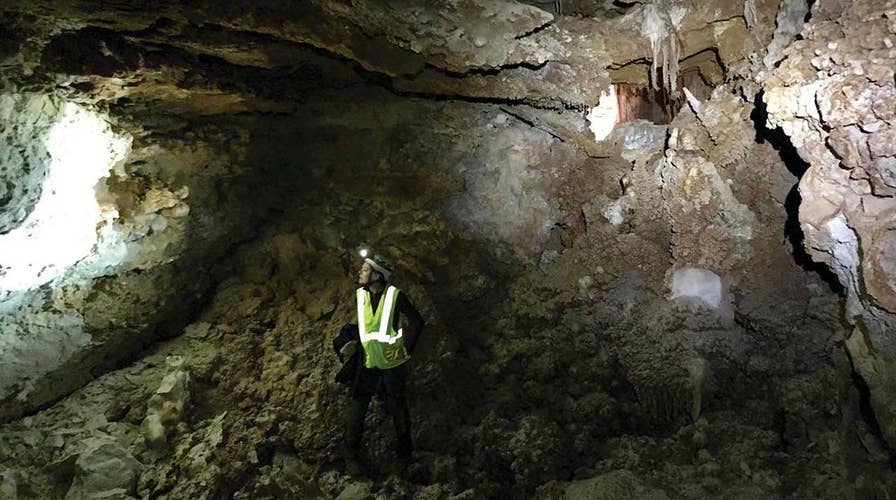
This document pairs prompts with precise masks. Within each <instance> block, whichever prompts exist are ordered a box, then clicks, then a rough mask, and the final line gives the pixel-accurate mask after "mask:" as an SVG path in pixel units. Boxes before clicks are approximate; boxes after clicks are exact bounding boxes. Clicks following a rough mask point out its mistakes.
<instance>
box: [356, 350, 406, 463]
mask: <svg viewBox="0 0 896 500" xmlns="http://www.w3.org/2000/svg"><path fill="white" fill-rule="evenodd" d="M406 375H407V367H406V366H405V365H400V366H396V367H395V368H389V369H387V370H380V369H376V368H361V374H360V376H359V380H358V384H357V386H356V387H355V390H354V391H353V395H352V400H351V402H350V404H349V411H348V427H347V429H346V432H345V444H346V447H347V448H348V450H349V452H351V453H355V454H357V453H358V451H360V448H361V439H362V438H363V435H364V419H365V418H366V417H367V408H368V407H369V406H370V398H372V397H373V396H374V395H377V396H378V397H381V398H382V399H383V403H384V405H385V407H386V412H388V413H389V415H390V416H391V417H392V423H393V424H394V425H395V434H396V435H397V436H398V450H397V451H398V456H399V458H410V457H411V450H412V443H411V415H410V413H409V412H408V401H407V399H406V398H405V389H404V382H405V377H406Z"/></svg>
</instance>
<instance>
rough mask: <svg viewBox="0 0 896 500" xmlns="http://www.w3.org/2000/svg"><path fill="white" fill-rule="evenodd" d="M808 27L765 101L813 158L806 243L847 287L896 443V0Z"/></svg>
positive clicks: (881, 414)
mask: <svg viewBox="0 0 896 500" xmlns="http://www.w3.org/2000/svg"><path fill="white" fill-rule="evenodd" d="M856 30H861V32H862V33H863V36H862V37H855V36H853V35H852V34H853V33H855V32H856ZM804 33H805V35H804V40H801V41H799V42H796V43H794V44H793V45H791V46H790V47H789V48H788V49H787V51H786V52H785V55H786V59H785V60H784V61H783V62H782V63H781V65H780V66H779V67H778V68H777V69H776V70H775V71H774V73H773V74H772V75H771V77H770V78H769V79H768V80H767V81H766V82H765V85H764V87H765V92H766V95H765V98H764V99H765V101H766V102H767V105H768V110H769V121H770V123H772V124H774V125H779V126H780V127H781V128H782V129H783V130H784V131H785V132H786V133H787V134H788V135H789V136H790V137H791V138H792V140H793V144H794V146H796V147H797V150H798V151H799V152H800V155H801V156H803V158H805V159H806V161H808V162H809V163H810V164H811V167H810V168H809V170H808V171H807V172H806V173H805V175H804V176H803V178H802V180H801V181H800V196H801V197H802V200H803V201H802V203H801V205H800V224H801V226H802V228H803V232H804V233H805V238H806V242H805V245H806V249H807V250H808V251H809V253H810V254H811V255H812V256H813V258H814V259H816V260H818V261H821V262H825V263H826V264H828V265H829V266H830V268H831V269H832V270H833V271H834V272H835V273H836V274H837V277H838V279H839V281H840V283H841V284H842V285H843V286H844V288H845V289H846V293H847V305H846V309H847V310H846V318H847V321H849V323H850V324H852V325H853V326H854V330H853V332H852V334H851V336H850V338H849V339H848V340H847V343H846V345H847V348H848V349H849V352H850V356H851V357H852V360H853V364H854V366H855V368H856V371H857V372H858V373H859V374H860V375H861V376H862V377H863V379H864V380H865V383H867V384H868V387H869V389H870V391H871V404H872V407H873V408H874V413H875V416H876V417H877V421H878V422H879V424H880V427H881V432H882V433H883V435H884V436H885V437H886V439H887V441H888V442H889V444H890V445H891V446H893V445H894V444H896V407H894V406H893V403H892V401H893V398H894V395H896V385H894V378H893V376H892V373H893V370H894V367H896V337H894V332H896V267H894V253H893V252H894V251H896V246H894V245H893V242H894V239H893V238H894V237H893V235H894V234H896V201H894V198H893V196H894V195H896V177H894V175H896V150H894V149H893V145H894V137H896V136H894V134H896V125H894V120H896V114H894V110H896V107H894V98H896V81H894V77H893V71H894V70H893V67H894V62H896V48H894V40H896V3H894V2H862V1H860V2H850V3H840V2H823V3H819V4H817V5H815V6H814V7H813V10H812V19H811V21H810V22H809V23H808V24H807V25H806V27H805V29H804Z"/></svg>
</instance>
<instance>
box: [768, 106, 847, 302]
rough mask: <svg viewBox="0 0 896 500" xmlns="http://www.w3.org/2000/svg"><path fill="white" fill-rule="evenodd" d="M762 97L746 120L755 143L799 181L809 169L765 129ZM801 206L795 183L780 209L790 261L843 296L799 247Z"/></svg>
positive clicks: (786, 142) (778, 135) (786, 141)
mask: <svg viewBox="0 0 896 500" xmlns="http://www.w3.org/2000/svg"><path fill="white" fill-rule="evenodd" d="M764 94H765V92H764V91H760V92H759V93H758V94H756V97H755V98H754V100H753V111H752V112H751V113H750V119H751V120H753V126H754V128H755V129H756V143H758V144H762V143H764V142H768V143H769V144H771V146H772V147H773V148H775V151H777V152H778V155H779V156H780V157H781V161H783V162H784V165H785V166H786V167H787V170H789V171H790V173H792V174H793V175H795V176H796V177H797V179H801V178H802V177H803V174H805V173H806V170H808V169H809V167H810V166H811V165H809V163H807V162H806V161H805V160H803V159H802V158H801V157H800V155H799V153H798V152H797V150H796V148H795V147H794V146H793V143H792V142H790V137H788V136H787V134H785V133H784V131H783V130H781V127H777V128H775V129H774V130H773V129H770V128H768V126H767V125H766V123H767V120H768V109H767V108H766V106H765V101H764V99H763V96H764ZM801 202H802V198H801V197H800V192H799V181H797V183H796V184H794V185H793V187H792V188H791V189H790V192H789V193H787V198H786V199H785V201H784V209H785V210H786V211H787V220H786V221H785V222H784V237H786V238H787V240H788V241H790V245H791V247H792V248H793V260H794V262H796V263H797V265H799V266H800V267H802V268H803V269H804V270H806V271H809V272H814V273H817V274H818V275H819V276H820V277H821V279H822V280H824V282H825V283H827V284H828V286H829V287H830V289H831V291H832V292H834V293H836V294H838V295H843V294H844V290H843V285H841V284H840V281H839V280H838V279H837V276H836V275H835V274H834V273H833V272H832V271H831V269H830V268H829V267H828V266H827V265H825V264H823V263H821V262H815V261H813V260H812V257H811V256H809V253H808V252H806V248H805V246H804V243H803V242H804V239H805V236H804V235H803V229H802V228H801V227H800V219H799V213H800V203H801Z"/></svg>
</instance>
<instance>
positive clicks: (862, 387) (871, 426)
mask: <svg viewBox="0 0 896 500" xmlns="http://www.w3.org/2000/svg"><path fill="white" fill-rule="evenodd" d="M852 383H853V385H854V386H855V388H856V390H857V391H858V392H859V414H860V415H861V417H862V421H864V422H865V425H867V426H868V430H870V431H871V433H872V434H874V436H875V437H876V438H877V442H878V444H880V445H881V447H883V449H884V450H886V451H887V454H888V455H889V456H890V467H891V468H893V469H896V453H894V450H893V449H892V448H891V447H890V446H889V445H888V444H887V440H886V439H885V438H884V433H883V431H882V430H881V428H880V422H878V421H877V416H876V415H875V414H874V408H872V406H871V389H869V388H868V384H867V383H866V382H865V379H863V378H862V376H861V375H859V374H858V373H856V371H855V370H853V372H852Z"/></svg>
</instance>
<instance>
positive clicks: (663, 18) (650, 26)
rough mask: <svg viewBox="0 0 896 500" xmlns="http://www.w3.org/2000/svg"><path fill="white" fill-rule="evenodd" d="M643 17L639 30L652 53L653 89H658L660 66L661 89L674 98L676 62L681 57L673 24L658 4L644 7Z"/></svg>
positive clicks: (666, 9) (675, 90)
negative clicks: (660, 70)
mask: <svg viewBox="0 0 896 500" xmlns="http://www.w3.org/2000/svg"><path fill="white" fill-rule="evenodd" d="M643 15H644V18H643V21H642V23H641V30H642V32H643V33H644V35H645V36H646V37H647V38H648V39H649V40H650V48H651V51H652V61H651V65H650V74H651V78H652V80H653V88H654V90H659V89H660V86H661V85H660V79H659V77H658V74H659V67H660V66H662V68H663V73H662V75H663V76H662V87H663V88H665V89H666V90H667V91H668V92H669V94H670V95H672V96H674V95H676V94H677V93H678V60H679V58H680V55H681V42H680V41H679V39H678V35H677V30H676V28H675V22H674V21H673V20H672V16H670V15H669V10H668V8H666V7H665V6H662V5H659V4H647V5H645V6H644V11H643ZM660 61H662V64H660Z"/></svg>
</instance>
